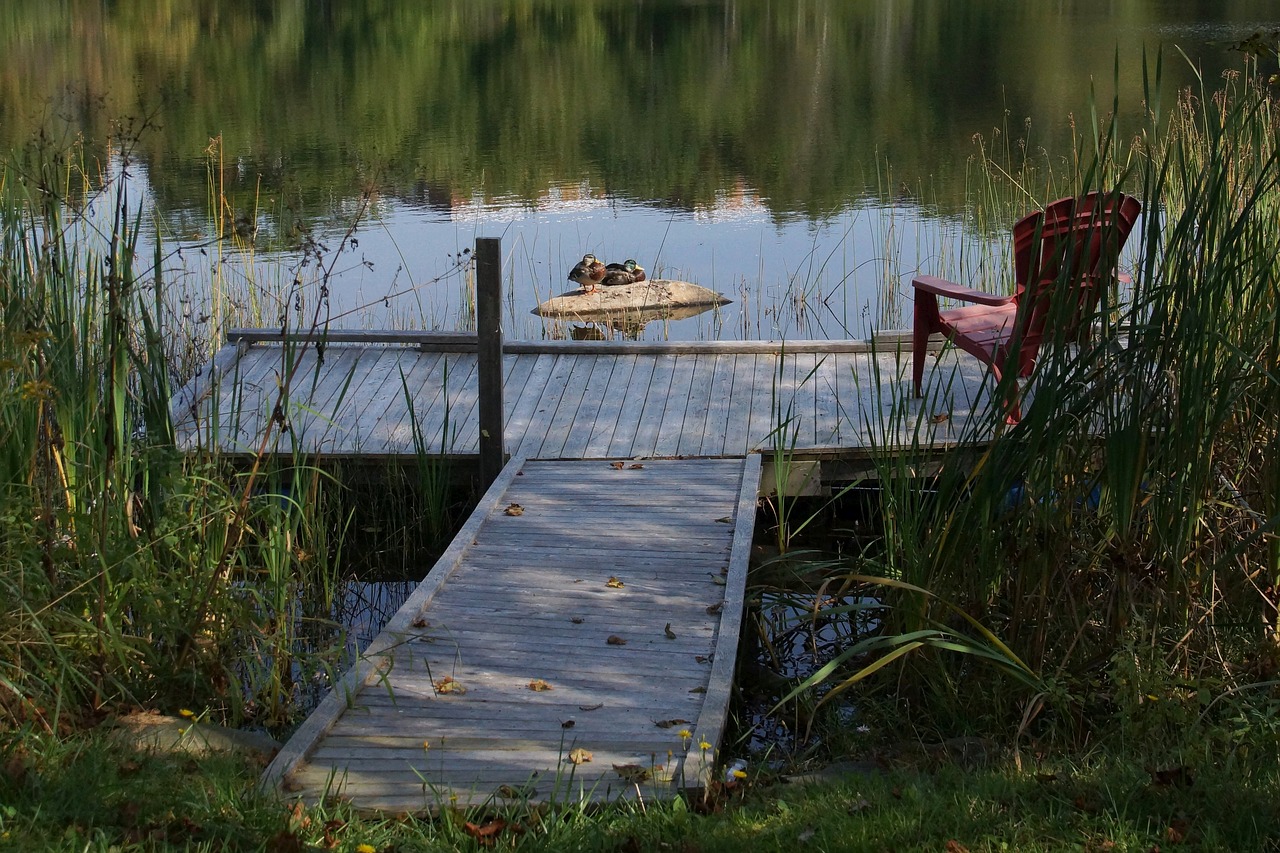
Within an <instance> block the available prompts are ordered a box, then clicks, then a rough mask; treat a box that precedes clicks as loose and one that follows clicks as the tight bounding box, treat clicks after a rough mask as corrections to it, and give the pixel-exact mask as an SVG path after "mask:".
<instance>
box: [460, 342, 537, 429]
mask: <svg viewBox="0 0 1280 853" xmlns="http://www.w3.org/2000/svg"><path fill="white" fill-rule="evenodd" d="M477 364H478V363H477ZM532 368H533V359H532V358H525V359H524V360H523V361H522V360H521V357H520V356H518V355H512V354H507V355H504V356H503V357H502V376H503V383H502V399H503V424H504V428H505V424H506V418H507V416H508V415H509V414H510V413H511V410H512V407H513V406H514V404H515V402H516V398H518V397H519V395H520V391H521V390H522V389H523V387H524V383H525V382H526V381H527V380H528V378H529V371H530V370H531V369H532ZM476 379H477V380H479V373H478V372H477V374H476ZM476 393H477V400H478V399H479V396H478V395H479V387H477V389H476ZM473 415H474V417H467V418H466V420H464V421H463V422H462V424H461V426H460V428H459V431H458V438H457V447H458V450H459V452H460V453H466V452H470V451H469V448H475V450H476V452H477V453H478V452H479V450H480V406H479V403H477V405H476V410H475V412H474V413H473ZM504 437H505V433H504ZM504 444H505V438H504ZM464 448H468V450H464Z"/></svg>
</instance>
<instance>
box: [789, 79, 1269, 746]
mask: <svg viewBox="0 0 1280 853" xmlns="http://www.w3.org/2000/svg"><path fill="white" fill-rule="evenodd" d="M1148 79H1149V83H1148V85H1149V87H1150V91H1149V102H1150V103H1153V104H1155V103H1159V92H1158V87H1159V80H1160V60H1159V58H1157V59H1156V60H1155V61H1154V63H1153V66H1152V73H1151V75H1150V77H1149V78H1148ZM1176 104H1177V106H1176V109H1175V110H1174V111H1173V113H1172V114H1171V115H1169V116H1168V117H1167V119H1165V118H1162V117H1160V116H1159V115H1157V114H1152V116H1151V118H1150V123H1149V125H1148V126H1147V127H1145V128H1143V129H1141V130H1140V131H1139V132H1138V133H1136V134H1132V135H1131V136H1126V135H1125V134H1124V133H1123V132H1122V131H1121V130H1120V129H1119V128H1118V127H1117V126H1116V125H1115V124H1114V121H1113V119H1111V118H1110V117H1109V116H1108V115H1095V116H1093V117H1092V119H1091V125H1092V129H1091V131H1090V132H1088V133H1086V134H1084V135H1082V142H1081V146H1080V148H1081V150H1080V151H1079V152H1078V154H1077V156H1076V157H1075V159H1074V160H1073V161H1072V162H1071V163H1069V164H1068V166H1067V168H1062V169H1060V171H1059V172H1058V174H1057V175H1056V176H1054V177H1052V178H1050V177H1047V176H1046V175H1044V174H1043V173H1036V172H1035V171H1034V169H1033V168H1032V167H1033V166H1034V164H1031V163H1028V162H1027V161H1025V160H1018V161H1016V162H1014V163H1012V164H1009V163H1007V162H999V161H997V160H995V159H993V160H992V162H991V163H990V164H989V165H988V166H987V167H986V172H987V174H988V175H989V176H990V177H989V180H988V181H987V182H986V183H982V184H980V185H979V187H978V189H979V190H980V191H981V193H982V194H984V195H985V196H986V201H985V202H984V205H985V206H986V207H987V208H989V209H992V210H1010V211H1012V210H1018V211H1019V212H1020V211H1021V210H1023V209H1025V208H1026V207H1028V206H1031V205H1027V204H1025V203H1024V199H1023V196H1024V195H1025V194H1027V193H1031V194H1032V195H1033V196H1034V197H1035V198H1037V200H1038V201H1039V202H1040V203H1041V204H1043V203H1045V202H1047V201H1049V200H1051V199H1052V198H1053V197H1057V196H1061V195H1070V194H1074V193H1077V192H1081V191H1084V190H1087V189H1090V188H1097V189H1101V190H1107V189H1110V188H1112V187H1116V186H1123V187H1125V188H1127V189H1128V191H1129V192H1131V193H1133V194H1135V195H1137V196H1138V197H1139V198H1140V199H1141V200H1142V202H1143V206H1144V218H1143V221H1142V223H1141V228H1140V229H1138V230H1136V231H1135V234H1134V238H1135V239H1134V240H1133V241H1131V242H1132V243H1134V245H1133V246H1131V248H1132V250H1133V254H1131V255H1128V257H1130V258H1134V259H1135V260H1136V263H1135V265H1134V267H1133V268H1132V269H1131V272H1132V274H1133V278H1132V281H1131V283H1127V284H1125V285H1123V286H1122V292H1119V293H1117V294H1116V295H1117V296H1119V297H1121V299H1120V300H1119V301H1112V302H1110V304H1107V303H1104V304H1103V305H1101V306H1100V307H1099V309H1098V313H1097V315H1096V316H1095V317H1092V318H1090V320H1091V323H1090V327H1091V328H1092V329H1093V330H1094V332H1093V334H1092V336H1091V337H1090V338H1089V339H1088V340H1086V341H1085V342H1083V343H1081V342H1079V341H1075V340H1067V339H1064V338H1063V337H1062V336H1061V335H1059V336H1058V338H1057V339H1055V340H1052V341H1047V342H1046V346H1045V347H1043V348H1042V359H1041V362H1040V364H1039V366H1038V367H1037V370H1036V373H1035V375H1034V376H1033V377H1032V379H1031V382H1030V383H1029V384H1030V389H1029V394H1030V404H1029V406H1028V407H1027V410H1026V412H1025V414H1024V417H1023V419H1022V421H1021V423H1019V424H1018V425H1017V426H1014V427H1012V428H1007V427H1006V426H1005V425H1004V424H1003V423H1002V414H1003V413H1002V410H1001V407H999V406H995V405H993V406H991V407H989V409H988V411H986V412H985V413H979V414H977V415H975V416H974V417H972V418H971V419H970V421H969V427H968V431H967V432H966V433H965V434H964V435H962V436H960V441H959V444H960V448H959V449H958V450H957V451H955V452H954V453H952V454H950V455H949V456H948V457H947V458H946V459H944V461H943V464H942V466H941V468H940V469H939V470H938V471H937V472H936V473H935V474H933V475H930V476H928V477H927V478H925V479H923V480H922V479H921V478H920V477H919V476H918V475H917V476H914V477H913V476H911V474H912V472H911V470H909V460H907V459H906V458H904V457H903V456H902V455H901V454H898V453H890V452H886V453H884V454H883V456H882V457H881V459H882V462H881V464H880V470H879V475H880V482H881V483H882V488H881V506H880V508H879V512H878V514H877V518H878V519H879V520H880V525H881V528H880V537H879V541H878V542H877V543H876V546H875V547H874V548H868V549H866V550H864V551H863V552H861V553H860V554H858V555H857V556H856V557H854V558H853V559H851V560H846V561H845V562H844V564H843V565H844V566H846V568H844V569H843V570H841V569H838V568H835V567H833V573H832V574H831V575H829V576H828V583H829V584H830V583H831V578H832V577H839V578H840V580H841V584H840V585H838V586H836V587H835V589H836V590H837V591H839V592H840V593H841V595H844V596H848V595H856V596H865V597H868V598H874V599H876V600H877V601H879V602H881V604H882V605H883V610H882V615H881V618H882V626H883V634H882V635H881V636H880V637H878V638H875V639H874V641H872V640H866V641H863V642H864V643H866V644H867V647H866V648H865V649H860V650H859V651H856V652H855V651H850V653H849V654H848V655H847V659H846V660H844V661H843V662H842V665H841V666H837V667H832V668H829V669H827V670H824V671H822V672H821V674H820V677H817V678H810V679H809V680H808V681H806V682H805V683H804V684H803V685H802V688H803V689H802V690H801V691H800V692H801V693H804V692H806V691H817V693H816V695H817V696H818V697H820V698H821V697H823V696H826V695H830V694H831V693H836V692H838V691H839V690H840V689H841V688H843V687H846V686H851V685H852V684H855V683H856V684H861V685H863V686H864V687H866V688H868V689H867V691H865V692H864V693H863V694H862V695H863V698H864V701H865V702H866V703H868V705H869V706H874V704H875V703H876V702H877V701H882V702H884V703H886V707H888V708H894V709H897V712H901V711H903V710H905V709H908V708H909V709H910V713H911V715H912V717H913V720H914V723H915V724H916V725H918V726H920V727H922V728H923V729H927V730H932V731H935V732H937V733H940V734H943V735H949V734H956V733H967V732H974V731H980V732H995V733H998V734H999V736H1000V737H1001V738H1002V739H1004V740H1005V741H1006V742H1008V743H1011V744H1017V743H1022V744H1026V743H1028V742H1033V741H1037V740H1048V741H1060V742H1062V741H1065V742H1070V743H1075V744H1078V743H1084V742H1091V741H1094V740H1097V739H1099V738H1102V739H1103V740H1106V741H1110V742H1115V739H1117V738H1120V739H1121V740H1122V741H1123V742H1124V743H1128V744H1130V745H1131V744H1132V743H1133V742H1134V740H1133V739H1135V738H1137V737H1138V736H1143V737H1153V738H1157V739H1159V741H1160V742H1161V743H1164V744H1166V745H1168V746H1169V747H1170V748H1171V749H1180V748H1185V747H1189V745H1190V744H1192V743H1194V742H1195V740H1196V739H1197V738H1201V737H1203V736H1204V735H1205V731H1206V730H1205V727H1206V726H1212V725H1214V724H1215V720H1217V719H1219V715H1218V710H1219V709H1218V708H1217V706H1216V702H1215V700H1216V698H1217V697H1223V696H1227V695H1230V696H1232V697H1235V698H1236V699H1237V700H1240V701H1244V700H1245V698H1246V697H1247V700H1248V702H1252V703H1253V707H1254V708H1255V712H1256V713H1258V714H1259V715H1261V716H1266V715H1268V714H1271V713H1274V711H1275V709H1276V708H1277V707H1280V704H1278V702H1277V699H1276V698H1275V693H1274V684H1275V678H1274V675H1275V673H1276V672H1277V671H1280V670H1277V667H1278V666H1280V644H1278V642H1277V640H1278V635H1277V631H1276V597H1275V595H1274V592H1273V590H1274V588H1275V585H1276V584H1275V581H1276V573H1277V570H1278V569H1280V563H1278V562H1277V547H1276V537H1275V528H1276V524H1277V521H1280V516H1277V511H1278V510H1280V507H1278V506H1277V494H1278V491H1277V486H1278V485H1280V480H1278V478H1277V462H1276V450H1277V447H1276V424H1277V423H1280V411H1277V404H1278V403H1280V384H1278V383H1280V374H1278V373H1277V369H1276V365H1277V364H1278V363H1280V349H1277V345H1278V343H1280V332H1278V315H1277V305H1280V293H1278V292H1277V290H1278V288H1280V266H1278V262H1277V257H1280V229H1278V228H1277V227H1276V226H1277V222H1280V218H1278V217H1280V209H1278V205H1280V201H1278V199H1280V194H1278V193H1277V186H1276V184H1277V180H1278V179H1280V162H1278V161H1280V151H1278V150H1277V146H1276V142H1275V140H1276V131H1277V124H1278V116H1277V113H1276V107H1275V100H1274V94H1273V92H1272V91H1270V90H1269V89H1268V88H1267V86H1266V85H1265V83H1263V82H1260V80H1259V79H1258V78H1257V77H1255V76H1253V75H1251V74H1249V73H1247V72H1246V73H1245V74H1243V75H1229V76H1228V77H1227V79H1225V80H1224V81H1222V83H1221V84H1220V85H1219V86H1218V87H1217V88H1214V86H1213V84H1210V83H1205V84H1204V85H1202V86H1201V87H1200V88H1199V89H1197V90H1188V91H1185V92H1182V93H1179V95H1178V98H1177V101H1176ZM1117 112H1118V111H1117V110H1115V109H1113V110H1112V112H1111V114H1110V115H1115V114H1116V113H1117ZM984 156H986V157H988V158H994V157H995V155H992V154H991V153H990V152H988V153H986V154H985V155H984ZM1003 156H1004V157H1006V158H1007V157H1008V153H1007V152H1006V153H1005V154H1004V155H1003ZM1031 187H1037V188H1038V189H1036V190H1035V191H1034V192H1032V191H1031V190H1030V188H1031ZM1041 193H1043V195H1041ZM1000 263H1001V264H1002V265H1007V261H1005V260H1003V259H1002V260H1001V261H1000ZM975 278H976V279H979V280H982V279H985V280H987V281H988V282H990V281H994V280H998V279H999V274H997V273H994V272H993V273H990V274H989V275H987V276H985V277H984V276H980V275H979V276H975ZM975 286H978V285H977V284H976V283H975ZM1052 310H1055V311H1056V310H1066V306H1062V307H1058V306H1055V307H1054V308H1053V309H1052ZM889 393H890V394H891V396H892V395H893V394H895V393H896V392H894V391H893V390H892V389H891V390H890V392H889ZM1005 394H1006V392H1005V390H1004V389H1001V388H996V389H993V392H992V395H991V397H992V399H995V400H1000V399H1003V398H1004V397H1005ZM889 402H890V403H892V404H891V405H887V406H885V407H884V408H885V411H886V412H889V413H890V417H889V418H888V420H887V421H886V424H885V427H884V432H883V435H884V436H885V438H886V439H887V438H888V437H889V436H892V435H901V434H904V433H905V434H908V435H910V434H917V435H919V434H920V433H919V429H918V425H919V424H920V418H921V415H922V413H924V412H928V411H931V410H932V409H931V406H933V402H932V401H931V400H926V401H924V402H923V403H917V402H914V401H905V400H904V401H898V400H896V398H895V399H894V400H891V401H889ZM913 424H915V425H916V426H913ZM993 437H994V440H992V438H993ZM890 449H891V448H890V447H889V446H888V443H887V441H886V451H888V450H890ZM876 643H878V644H879V646H878V647H876V648H871V646H872V645H875V644H876ZM851 648H852V649H856V648H857V647H851ZM908 648H909V649H910V650H909V651H907V649H908ZM1268 709H1269V710H1268ZM890 713H894V712H890ZM833 725H838V724H833ZM1175 745H1177V746H1175ZM1202 760H1212V757H1209V756H1202Z"/></svg>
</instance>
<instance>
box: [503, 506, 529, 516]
mask: <svg viewBox="0 0 1280 853" xmlns="http://www.w3.org/2000/svg"><path fill="white" fill-rule="evenodd" d="M503 512H504V513H506V514H507V515H524V507H522V506H520V504H509V505H508V506H507V508H506V509H504V510H503Z"/></svg>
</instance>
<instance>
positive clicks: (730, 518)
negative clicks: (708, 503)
mask: <svg viewBox="0 0 1280 853" xmlns="http://www.w3.org/2000/svg"><path fill="white" fill-rule="evenodd" d="M716 524H733V516H732V515H726V516H723V517H721V518H717V519H716Z"/></svg>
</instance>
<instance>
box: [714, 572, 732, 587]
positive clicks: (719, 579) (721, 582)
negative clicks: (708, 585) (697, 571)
mask: <svg viewBox="0 0 1280 853" xmlns="http://www.w3.org/2000/svg"><path fill="white" fill-rule="evenodd" d="M711 582H712V583H713V584H715V585H716V586H724V585H725V584H727V583H728V581H727V580H725V579H724V578H722V577H720V576H719V575H712V576H711Z"/></svg>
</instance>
